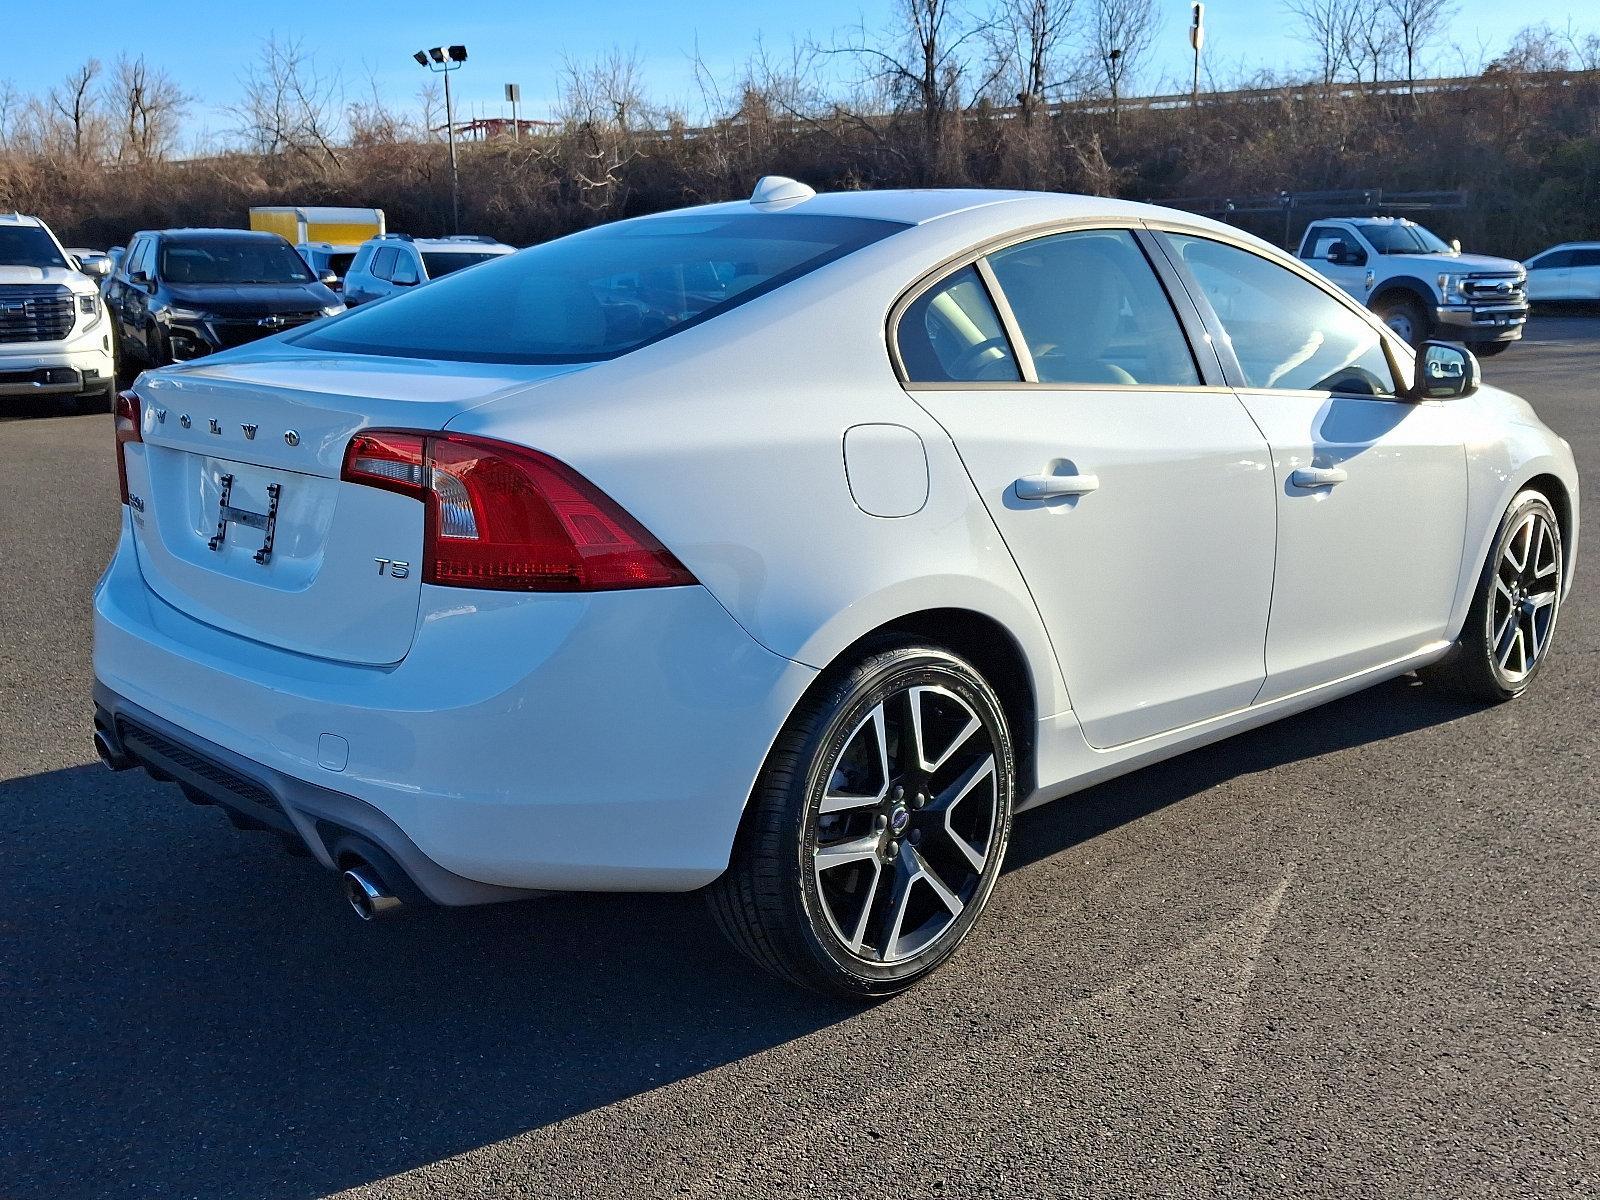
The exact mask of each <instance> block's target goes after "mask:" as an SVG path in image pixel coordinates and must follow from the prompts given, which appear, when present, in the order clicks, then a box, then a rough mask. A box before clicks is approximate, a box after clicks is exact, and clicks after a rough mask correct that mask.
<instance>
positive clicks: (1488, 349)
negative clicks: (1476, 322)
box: [1468, 342, 1516, 358]
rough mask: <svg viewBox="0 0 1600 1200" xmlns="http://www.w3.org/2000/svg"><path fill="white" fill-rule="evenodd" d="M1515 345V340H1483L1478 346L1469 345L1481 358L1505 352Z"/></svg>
mask: <svg viewBox="0 0 1600 1200" xmlns="http://www.w3.org/2000/svg"><path fill="white" fill-rule="evenodd" d="M1514 345H1516V343H1515V342H1482V343H1480V344H1479V345H1476V346H1469V347H1468V349H1470V350H1471V351H1472V352H1473V353H1474V354H1476V355H1477V356H1478V357H1479V358H1493V357H1494V356H1495V355H1497V354H1504V353H1505V352H1506V351H1507V350H1509V349H1511V347H1512V346H1514Z"/></svg>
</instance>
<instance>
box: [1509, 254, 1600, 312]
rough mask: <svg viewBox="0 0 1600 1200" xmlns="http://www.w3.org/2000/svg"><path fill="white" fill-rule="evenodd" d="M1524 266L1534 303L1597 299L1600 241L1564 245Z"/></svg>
mask: <svg viewBox="0 0 1600 1200" xmlns="http://www.w3.org/2000/svg"><path fill="white" fill-rule="evenodd" d="M1523 266H1524V267H1526V268H1527V272H1528V299H1529V300H1532V301H1534V302H1535V303H1556V302H1570V301H1589V302H1593V301H1597V300H1600V242H1563V243H1562V244H1561V245H1559V246H1552V247H1550V249H1548V250H1545V251H1543V252H1542V253H1540V254H1535V255H1534V256H1533V257H1532V258H1530V259H1529V260H1528V261H1527V262H1526V263H1524V264H1523Z"/></svg>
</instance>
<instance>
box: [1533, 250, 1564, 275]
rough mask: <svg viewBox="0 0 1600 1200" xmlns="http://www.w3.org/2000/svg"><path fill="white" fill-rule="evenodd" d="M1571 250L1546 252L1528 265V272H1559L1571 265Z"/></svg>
mask: <svg viewBox="0 0 1600 1200" xmlns="http://www.w3.org/2000/svg"><path fill="white" fill-rule="evenodd" d="M1572 258H1573V252H1572V251H1571V250H1548V251H1546V252H1545V253H1543V254H1541V255H1539V257H1538V258H1536V259H1534V260H1533V261H1532V262H1530V263H1529V264H1528V270H1530V271H1560V270H1562V269H1563V268H1566V267H1570V266H1571V265H1572Z"/></svg>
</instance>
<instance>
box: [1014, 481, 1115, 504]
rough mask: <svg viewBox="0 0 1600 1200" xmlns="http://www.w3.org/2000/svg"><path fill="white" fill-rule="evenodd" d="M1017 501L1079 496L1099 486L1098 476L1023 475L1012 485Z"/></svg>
mask: <svg viewBox="0 0 1600 1200" xmlns="http://www.w3.org/2000/svg"><path fill="white" fill-rule="evenodd" d="M1012 486H1013V487H1014V488H1016V490H1017V499H1019V500H1049V499H1052V498H1053V497H1056V496H1081V495H1083V494H1084V493H1085V492H1092V491H1094V490H1095V489H1096V488H1098V487H1099V486H1100V476H1098V475H1024V476H1023V477H1022V478H1021V479H1019V480H1017V482H1016V483H1014V484H1013V485H1012Z"/></svg>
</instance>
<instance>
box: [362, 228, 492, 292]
mask: <svg viewBox="0 0 1600 1200" xmlns="http://www.w3.org/2000/svg"><path fill="white" fill-rule="evenodd" d="M514 253H516V247H515V246H507V245H506V244H505V243H504V242H497V241H495V240H494V239H493V238H487V237H478V236H475V235H468V234H461V235H458V236H456V237H446V238H414V237H412V236H411V235H410V234H405V233H385V234H380V235H379V236H377V237H375V238H372V239H370V240H368V241H366V242H363V243H362V244H361V249H360V250H358V251H356V257H355V261H354V262H353V263H351V264H350V270H349V271H348V272H346V273H345V277H344V302H345V303H346V304H348V305H350V306H352V307H354V306H355V305H357V304H366V303H369V302H370V301H373V300H382V299H383V298H384V297H385V296H392V295H394V294H395V293H396V292H401V291H405V290H407V289H409V288H414V287H419V286H421V285H422V284H424V283H427V282H428V281H429V280H431V279H438V278H439V277H440V276H441V275H448V274H450V272H452V271H459V270H461V269H462V268H463V267H470V266H474V265H476V264H477V263H481V262H487V261H488V260H489V259H491V258H499V257H500V256H502V255H505V254H514Z"/></svg>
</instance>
